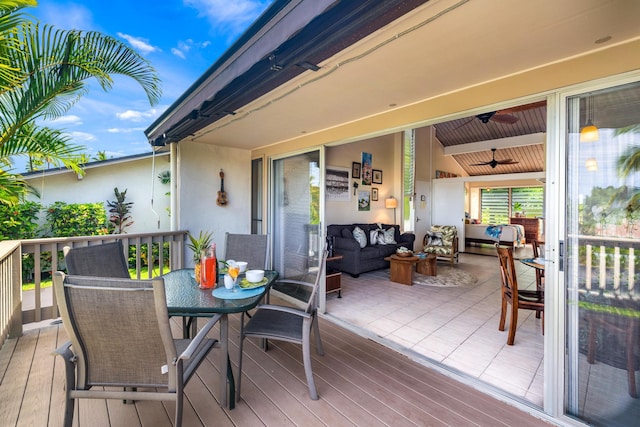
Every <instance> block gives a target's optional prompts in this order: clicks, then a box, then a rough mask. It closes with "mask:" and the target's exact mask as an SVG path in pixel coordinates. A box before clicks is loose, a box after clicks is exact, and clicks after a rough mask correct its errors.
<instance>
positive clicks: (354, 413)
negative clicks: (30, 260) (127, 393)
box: [0, 316, 548, 427]
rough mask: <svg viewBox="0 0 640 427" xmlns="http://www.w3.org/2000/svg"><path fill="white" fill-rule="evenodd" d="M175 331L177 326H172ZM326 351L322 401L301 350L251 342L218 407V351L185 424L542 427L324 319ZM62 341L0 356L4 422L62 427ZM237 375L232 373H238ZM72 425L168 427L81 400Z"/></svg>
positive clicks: (147, 409) (46, 333) (43, 335)
mask: <svg viewBox="0 0 640 427" xmlns="http://www.w3.org/2000/svg"><path fill="white" fill-rule="evenodd" d="M238 325H239V317H238V316H234V317H232V318H231V319H230V328H231V330H230V337H231V343H230V352H231V360H232V363H233V366H234V369H235V368H236V367H237V364H236V362H237V357H238V347H237V342H238V329H237V327H238ZM175 326H176V329H177V328H179V326H178V322H175ZM320 327H321V333H322V338H323V344H324V347H325V353H326V354H325V355H324V356H317V355H316V354H315V353H313V369H314V375H315V378H316V385H317V387H318V393H319V394H320V399H319V400H318V401H312V400H310V399H309V397H308V391H307V387H306V383H305V379H304V370H303V367H302V364H301V351H300V349H299V347H297V346H295V345H293V344H288V343H277V342H273V343H270V347H269V351H268V352H264V351H262V350H261V349H260V348H259V347H258V346H257V343H256V342H254V341H252V340H247V342H246V343H245V344H246V345H245V351H246V353H245V360H244V367H243V368H244V369H243V380H242V392H243V393H242V394H243V400H242V401H241V402H239V403H238V404H237V406H236V408H235V409H233V410H227V409H223V408H221V407H220V406H219V404H218V403H217V402H218V400H217V399H218V390H219V388H218V378H219V376H218V375H219V373H218V367H217V364H218V355H217V354H216V351H217V350H216V349H214V350H213V351H212V352H211V353H210V355H209V358H208V360H207V361H205V362H204V363H203V364H202V365H201V366H200V368H199V369H198V371H197V373H196V376H195V377H193V378H192V379H191V382H190V383H189V384H188V386H187V387H186V391H185V394H186V399H185V408H184V419H183V421H184V425H185V426H213V425H216V426H260V425H266V426H275V425H277V426H367V427H369V426H390V425H393V426H440V425H451V426H472V425H474V426H501V425H503V426H512V425H518V426H520V427H526V426H538V425H548V424H546V422H544V421H543V420H540V419H537V418H535V417H534V416H532V415H530V414H527V413H525V412H523V411H521V410H519V409H517V408H515V407H512V406H510V405H508V404H506V403H504V402H501V401H499V400H496V399H494V398H492V397H491V396H489V395H486V394H484V393H481V392H479V391H477V390H474V389H473V388H471V387H469V386H466V385H464V384H462V383H459V382H456V381H454V380H452V379H450V378H448V377H446V376H444V375H442V374H441V373H439V372H437V371H435V370H432V369H429V368H426V367H424V366H422V365H420V364H418V363H415V362H413V361H411V360H409V359H408V358H406V357H404V356H402V355H400V354H399V353H397V352H395V351H393V350H391V349H388V348H386V347H383V346H381V345H379V344H377V343H375V342H372V341H370V340H367V339H365V338H362V337H360V336H358V335H355V334H354V333H352V332H349V331H347V330H345V329H343V328H341V327H339V326H337V325H335V324H333V323H331V322H330V321H328V320H326V319H321V320H320ZM65 340H66V334H65V331H64V328H63V327H62V325H52V326H47V327H43V328H40V329H34V330H30V331H26V332H25V334H24V335H23V336H22V337H21V338H19V339H10V340H8V342H7V343H6V344H5V345H4V346H3V348H2V349H1V350H0V425H3V426H26V425H29V426H58V425H61V424H62V417H63V399H64V396H63V393H64V392H63V382H64V381H63V380H64V367H63V365H62V361H61V360H60V358H59V357H53V356H52V355H51V352H52V350H53V349H55V348H56V347H57V346H58V345H59V344H60V343H62V342H64V341H65ZM235 372H237V371H235ZM76 408H77V409H76V416H75V418H74V425H80V426H98V427H99V426H128V427H129V426H154V427H155V426H172V425H173V423H172V418H173V411H174V407H173V406H172V404H171V403H164V402H136V403H135V404H133V405H124V404H122V402H121V401H115V400H109V401H105V400H81V401H79V403H78V404H77V405H76Z"/></svg>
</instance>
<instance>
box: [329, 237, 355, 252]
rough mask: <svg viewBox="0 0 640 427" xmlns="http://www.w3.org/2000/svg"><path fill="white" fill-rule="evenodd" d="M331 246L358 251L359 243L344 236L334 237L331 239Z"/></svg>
mask: <svg viewBox="0 0 640 427" xmlns="http://www.w3.org/2000/svg"><path fill="white" fill-rule="evenodd" d="M333 247H334V248H335V249H343V250H346V251H358V252H359V251H360V244H358V242H356V240H355V239H348V238H346V237H337V236H336V237H335V238H334V240H333Z"/></svg>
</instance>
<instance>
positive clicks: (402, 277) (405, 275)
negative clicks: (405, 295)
mask: <svg viewBox="0 0 640 427" xmlns="http://www.w3.org/2000/svg"><path fill="white" fill-rule="evenodd" d="M384 260H385V261H389V262H390V263H391V274H390V277H389V280H391V281H392V282H396V283H402V284H403V285H409V286H411V285H413V278H412V275H413V264H415V263H416V262H418V261H419V260H420V258H418V257H417V256H405V257H402V256H398V255H391V256H388V257H386V258H385V259H384Z"/></svg>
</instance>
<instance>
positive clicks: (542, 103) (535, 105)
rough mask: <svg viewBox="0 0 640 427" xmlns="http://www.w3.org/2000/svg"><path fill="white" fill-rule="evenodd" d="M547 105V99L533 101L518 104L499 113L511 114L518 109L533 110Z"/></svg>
mask: <svg viewBox="0 0 640 427" xmlns="http://www.w3.org/2000/svg"><path fill="white" fill-rule="evenodd" d="M545 105H547V101H538V102H532V103H531V104H524V105H517V106H515V107H511V108H505V109H504V110H499V111H498V114H509V113H515V112H518V111H526V110H531V109H533V108H540V107H544V106H545Z"/></svg>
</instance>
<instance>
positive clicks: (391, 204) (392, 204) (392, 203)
mask: <svg viewBox="0 0 640 427" xmlns="http://www.w3.org/2000/svg"><path fill="white" fill-rule="evenodd" d="M384 207H385V208H387V209H393V223H394V224H395V223H396V208H397V207H398V199H396V198H395V197H393V196H389V197H388V198H386V199H384Z"/></svg>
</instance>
